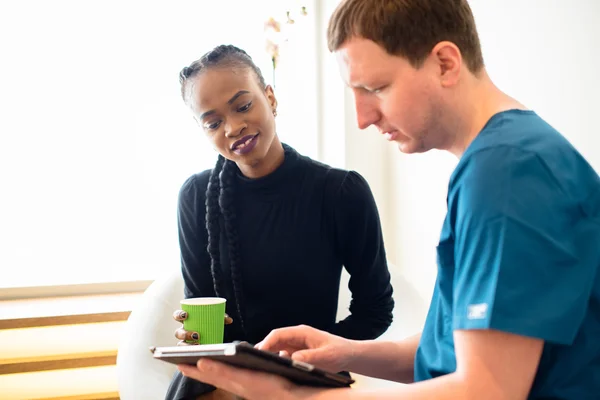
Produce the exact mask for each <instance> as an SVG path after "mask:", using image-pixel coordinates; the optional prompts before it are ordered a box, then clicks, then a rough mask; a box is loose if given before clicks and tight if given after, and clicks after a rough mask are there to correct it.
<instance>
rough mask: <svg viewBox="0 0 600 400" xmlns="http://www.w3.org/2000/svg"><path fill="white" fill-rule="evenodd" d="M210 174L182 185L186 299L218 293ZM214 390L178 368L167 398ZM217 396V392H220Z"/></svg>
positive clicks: (181, 242)
mask: <svg viewBox="0 0 600 400" xmlns="http://www.w3.org/2000/svg"><path fill="white" fill-rule="evenodd" d="M209 176H210V171H204V172H202V173H200V174H197V175H193V176H192V177H190V178H189V179H188V180H187V181H186V182H185V183H184V184H183V185H182V187H181V189H180V191H179V200H178V204H177V226H178V230H179V248H180V253H181V273H182V276H183V281H184V293H183V296H184V297H185V298H192V297H204V296H209V297H210V296H215V289H214V285H213V279H212V274H211V272H210V256H209V255H208V251H207V250H206V243H207V232H206V228H205V226H206V224H205V214H206V209H205V199H206V187H207V185H208V178H209ZM173 311H175V310H173ZM173 340H176V339H175V336H173ZM214 389H215V388H214V386H211V385H207V384H205V383H202V382H198V381H196V380H193V379H190V378H187V377H185V376H183V375H182V374H181V373H180V372H179V371H177V373H176V374H175V375H174V376H173V380H172V381H171V384H170V386H169V388H168V390H167V394H166V396H165V399H166V400H183V399H192V398H196V397H198V396H200V397H199V398H203V397H204V395H206V394H208V393H211V392H212V391H213V390H214ZM215 395H218V393H217V394H215ZM215 398H216V397H215Z"/></svg>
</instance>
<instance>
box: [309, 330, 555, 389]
mask: <svg viewBox="0 0 600 400" xmlns="http://www.w3.org/2000/svg"><path fill="white" fill-rule="evenodd" d="M454 341H455V346H456V358H457V370H456V372H454V373H452V374H448V375H446V376H442V377H439V378H434V379H431V380H428V381H423V382H419V383H414V384H411V385H404V386H399V387H397V388H393V389H389V390H386V391H370V393H366V392H362V391H359V390H345V389H344V390H336V391H322V392H318V393H312V394H311V393H309V392H308V390H307V389H304V388H298V389H297V390H298V391H299V392H300V393H301V392H304V393H306V394H307V396H305V397H303V396H302V395H300V397H297V398H301V399H310V400H341V399H348V400H371V399H373V400H375V399H378V400H387V399H389V400H392V399H403V400H425V399H436V400H455V399H461V400H471V399H473V400H479V399H484V398H485V399H486V400H521V399H522V400H526V399H527V397H528V395H529V391H530V390H531V385H532V383H533V379H534V377H535V374H536V371H537V367H538V364H539V361H540V357H541V354H542V349H543V343H544V342H543V341H542V340H539V339H533V338H528V337H524V336H519V335H513V334H509V333H505V332H500V331H493V330H479V331H477V330H471V331H456V332H455V333H454Z"/></svg>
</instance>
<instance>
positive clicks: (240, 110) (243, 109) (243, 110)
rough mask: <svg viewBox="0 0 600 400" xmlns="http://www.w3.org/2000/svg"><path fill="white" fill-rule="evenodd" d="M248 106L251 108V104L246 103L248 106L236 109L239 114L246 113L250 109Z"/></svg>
mask: <svg viewBox="0 0 600 400" xmlns="http://www.w3.org/2000/svg"><path fill="white" fill-rule="evenodd" d="M250 106H252V102H250V103H248V104H244V105H243V106H241V107H240V108H238V111H239V112H246V111H248V110H249V109H250Z"/></svg>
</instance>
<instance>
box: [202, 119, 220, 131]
mask: <svg viewBox="0 0 600 400" xmlns="http://www.w3.org/2000/svg"><path fill="white" fill-rule="evenodd" d="M219 125H221V121H216V122H213V123H210V124H206V125H204V127H205V128H206V129H209V130H214V129H217V128H218V127H219Z"/></svg>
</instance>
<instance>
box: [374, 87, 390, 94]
mask: <svg viewBox="0 0 600 400" xmlns="http://www.w3.org/2000/svg"><path fill="white" fill-rule="evenodd" d="M386 87H387V86H380V87H378V88H377V89H371V93H375V94H378V93H381V91H382V90H383V89H385V88H386Z"/></svg>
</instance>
